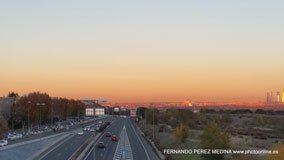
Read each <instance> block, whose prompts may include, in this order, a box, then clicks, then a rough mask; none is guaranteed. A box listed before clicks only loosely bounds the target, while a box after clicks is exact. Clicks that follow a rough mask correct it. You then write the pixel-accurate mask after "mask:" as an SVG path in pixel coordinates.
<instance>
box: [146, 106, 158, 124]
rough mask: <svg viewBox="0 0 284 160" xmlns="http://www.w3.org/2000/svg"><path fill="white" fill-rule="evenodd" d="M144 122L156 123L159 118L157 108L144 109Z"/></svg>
mask: <svg viewBox="0 0 284 160" xmlns="http://www.w3.org/2000/svg"><path fill="white" fill-rule="evenodd" d="M145 118H146V122H147V123H149V124H158V119H159V110H158V109H154V108H153V109H149V108H147V109H146V111H145Z"/></svg>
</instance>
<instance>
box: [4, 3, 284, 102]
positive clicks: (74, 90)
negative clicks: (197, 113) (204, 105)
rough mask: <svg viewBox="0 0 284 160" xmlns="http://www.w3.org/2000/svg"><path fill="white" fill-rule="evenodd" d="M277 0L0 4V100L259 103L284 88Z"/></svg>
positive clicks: (283, 26) (283, 21) (283, 30)
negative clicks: (35, 94) (38, 95)
mask: <svg viewBox="0 0 284 160" xmlns="http://www.w3.org/2000/svg"><path fill="white" fill-rule="evenodd" d="M283 8H284V1H282V0H272V1H268V0H237V1H232V0H214V1H212V0H200V1H199V0H175V1H173V0H142V1H135V0H107V1H104V0H100V1H99V0H82V1H77V0H76V1H75V0H61V1H55V0H48V1H40V0H27V1H22V0H18V1H1V2H0V56H1V58H0V75H1V76H0V96H4V95H6V94H7V93H8V92H9V91H15V92H18V93H20V94H26V93H28V92H32V91H41V92H47V93H49V94H50V95H52V96H61V97H68V98H76V99H78V98H86V97H91V98H97V97H104V98H107V99H108V100H111V101H114V102H145V101H183V100H192V101H264V100H265V98H266V92H267V91H274V92H276V91H280V90H283V89H284V18H283V17H284V9H283Z"/></svg>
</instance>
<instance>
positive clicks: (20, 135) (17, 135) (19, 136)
mask: <svg viewBox="0 0 284 160" xmlns="http://www.w3.org/2000/svg"><path fill="white" fill-rule="evenodd" d="M15 136H16V138H17V139H18V138H23V135H22V134H16V135H15Z"/></svg>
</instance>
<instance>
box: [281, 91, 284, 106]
mask: <svg viewBox="0 0 284 160" xmlns="http://www.w3.org/2000/svg"><path fill="white" fill-rule="evenodd" d="M281 102H282V103H284V91H282V96H281Z"/></svg>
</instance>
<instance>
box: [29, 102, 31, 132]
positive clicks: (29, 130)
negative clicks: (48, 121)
mask: <svg viewBox="0 0 284 160" xmlns="http://www.w3.org/2000/svg"><path fill="white" fill-rule="evenodd" d="M30 107H31V101H29V102H28V132H29V133H30Z"/></svg>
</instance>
